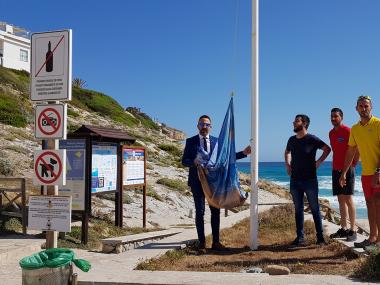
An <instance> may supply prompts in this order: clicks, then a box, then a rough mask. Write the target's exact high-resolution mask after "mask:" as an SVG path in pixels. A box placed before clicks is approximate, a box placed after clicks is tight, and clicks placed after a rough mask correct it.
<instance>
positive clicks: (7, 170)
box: [0, 157, 14, 176]
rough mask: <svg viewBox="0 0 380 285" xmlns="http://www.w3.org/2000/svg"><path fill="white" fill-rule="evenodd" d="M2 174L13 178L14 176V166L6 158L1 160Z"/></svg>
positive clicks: (0, 169) (0, 170) (0, 172)
mask: <svg viewBox="0 0 380 285" xmlns="http://www.w3.org/2000/svg"><path fill="white" fill-rule="evenodd" d="M0 174H1V175H5V176H12V175H13V174H14V169H13V165H12V164H11V163H10V162H9V160H7V159H5V158H4V157H2V158H0Z"/></svg>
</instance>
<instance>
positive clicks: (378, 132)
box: [348, 116, 380, 175]
mask: <svg viewBox="0 0 380 285" xmlns="http://www.w3.org/2000/svg"><path fill="white" fill-rule="evenodd" d="M348 145H349V146H354V147H355V146H357V147H358V149H359V153H360V158H361V160H362V175H373V174H374V173H375V170H376V167H379V166H380V165H379V162H380V119H379V118H376V117H375V116H372V117H371V119H370V120H369V121H368V123H367V124H365V125H361V124H360V122H358V123H357V124H355V125H353V126H352V128H351V133H350V139H349V140H348Z"/></svg>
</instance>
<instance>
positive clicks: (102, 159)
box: [91, 143, 117, 193]
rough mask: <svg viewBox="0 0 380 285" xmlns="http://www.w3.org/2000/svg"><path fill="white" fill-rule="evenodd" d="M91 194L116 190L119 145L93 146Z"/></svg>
mask: <svg viewBox="0 0 380 285" xmlns="http://www.w3.org/2000/svg"><path fill="white" fill-rule="evenodd" d="M91 173H92V177H91V193H99V192H104V191H114V190H116V181H117V144H111V143H110V144H93V145H92V171H91Z"/></svg>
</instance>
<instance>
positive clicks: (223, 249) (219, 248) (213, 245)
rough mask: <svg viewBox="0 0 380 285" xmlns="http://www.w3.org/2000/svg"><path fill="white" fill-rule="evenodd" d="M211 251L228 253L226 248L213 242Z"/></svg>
mask: <svg viewBox="0 0 380 285" xmlns="http://www.w3.org/2000/svg"><path fill="white" fill-rule="evenodd" d="M211 249H212V250H216V251H228V248H226V247H225V246H224V245H223V244H221V243H220V242H213V243H212V246H211Z"/></svg>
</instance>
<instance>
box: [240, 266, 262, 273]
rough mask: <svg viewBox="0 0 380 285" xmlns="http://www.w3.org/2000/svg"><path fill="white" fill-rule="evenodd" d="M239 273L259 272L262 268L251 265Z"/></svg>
mask: <svg viewBox="0 0 380 285" xmlns="http://www.w3.org/2000/svg"><path fill="white" fill-rule="evenodd" d="M240 272H241V273H261V272H263V270H262V269H261V268H260V267H251V268H248V269H242V270H241V271H240Z"/></svg>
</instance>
